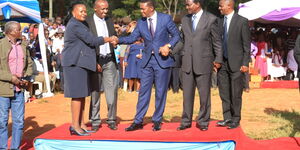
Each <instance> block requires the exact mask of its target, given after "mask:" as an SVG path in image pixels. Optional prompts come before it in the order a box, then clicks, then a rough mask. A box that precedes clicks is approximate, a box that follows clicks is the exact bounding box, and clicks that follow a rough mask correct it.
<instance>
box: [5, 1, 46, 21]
mask: <svg viewBox="0 0 300 150" xmlns="http://www.w3.org/2000/svg"><path fill="white" fill-rule="evenodd" d="M0 8H1V10H0V20H1V21H10V20H15V21H18V22H27V23H41V15H40V8H39V2H38V1H37V0H0Z"/></svg>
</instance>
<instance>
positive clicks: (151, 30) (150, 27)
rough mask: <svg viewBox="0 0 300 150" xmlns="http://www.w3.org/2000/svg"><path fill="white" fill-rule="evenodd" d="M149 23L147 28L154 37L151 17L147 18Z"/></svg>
mask: <svg viewBox="0 0 300 150" xmlns="http://www.w3.org/2000/svg"><path fill="white" fill-rule="evenodd" d="M148 20H149V23H150V26H149V30H150V33H151V36H152V37H154V25H153V22H152V20H153V19H152V18H149V19H148Z"/></svg>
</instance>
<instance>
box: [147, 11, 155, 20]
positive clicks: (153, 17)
mask: <svg viewBox="0 0 300 150" xmlns="http://www.w3.org/2000/svg"><path fill="white" fill-rule="evenodd" d="M149 18H151V19H152V20H156V19H157V12H156V11H154V14H153V15H152V16H151V17H148V18H147V19H149Z"/></svg>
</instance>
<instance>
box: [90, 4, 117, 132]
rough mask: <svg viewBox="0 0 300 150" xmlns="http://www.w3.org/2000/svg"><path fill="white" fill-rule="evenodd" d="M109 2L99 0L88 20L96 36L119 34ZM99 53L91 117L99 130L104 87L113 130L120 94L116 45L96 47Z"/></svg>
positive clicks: (94, 79)
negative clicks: (101, 91) (101, 95)
mask: <svg viewBox="0 0 300 150" xmlns="http://www.w3.org/2000/svg"><path fill="white" fill-rule="evenodd" d="M108 9H109V4H108V2H107V0H97V1H95V3H94V11H95V13H94V14H93V15H91V16H88V17H87V19H86V22H87V23H88V25H89V28H90V30H91V32H92V33H93V34H94V35H96V36H103V37H110V36H113V35H117V33H116V32H115V28H114V23H113V20H112V19H111V18H109V17H108V16H107V13H108ZM95 49H96V54H97V67H98V72H95V73H93V74H92V76H91V81H92V82H91V87H92V93H91V104H90V113H89V118H90V120H91V122H92V130H95V131H97V130H98V129H99V127H100V124H101V119H100V90H101V84H102V85H103V88H104V93H105V98H106V103H107V108H108V113H107V121H106V122H107V124H108V127H109V128H110V129H112V130H116V129H117V126H116V113H117V96H118V73H117V63H116V59H115V58H116V57H115V53H114V46H113V45H111V44H109V43H106V44H103V45H101V46H100V47H95Z"/></svg>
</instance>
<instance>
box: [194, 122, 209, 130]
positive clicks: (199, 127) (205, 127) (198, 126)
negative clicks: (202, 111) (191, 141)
mask: <svg viewBox="0 0 300 150" xmlns="http://www.w3.org/2000/svg"><path fill="white" fill-rule="evenodd" d="M196 127H197V128H198V129H200V130H201V131H207V130H208V125H200V124H198V123H197V124H196Z"/></svg>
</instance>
